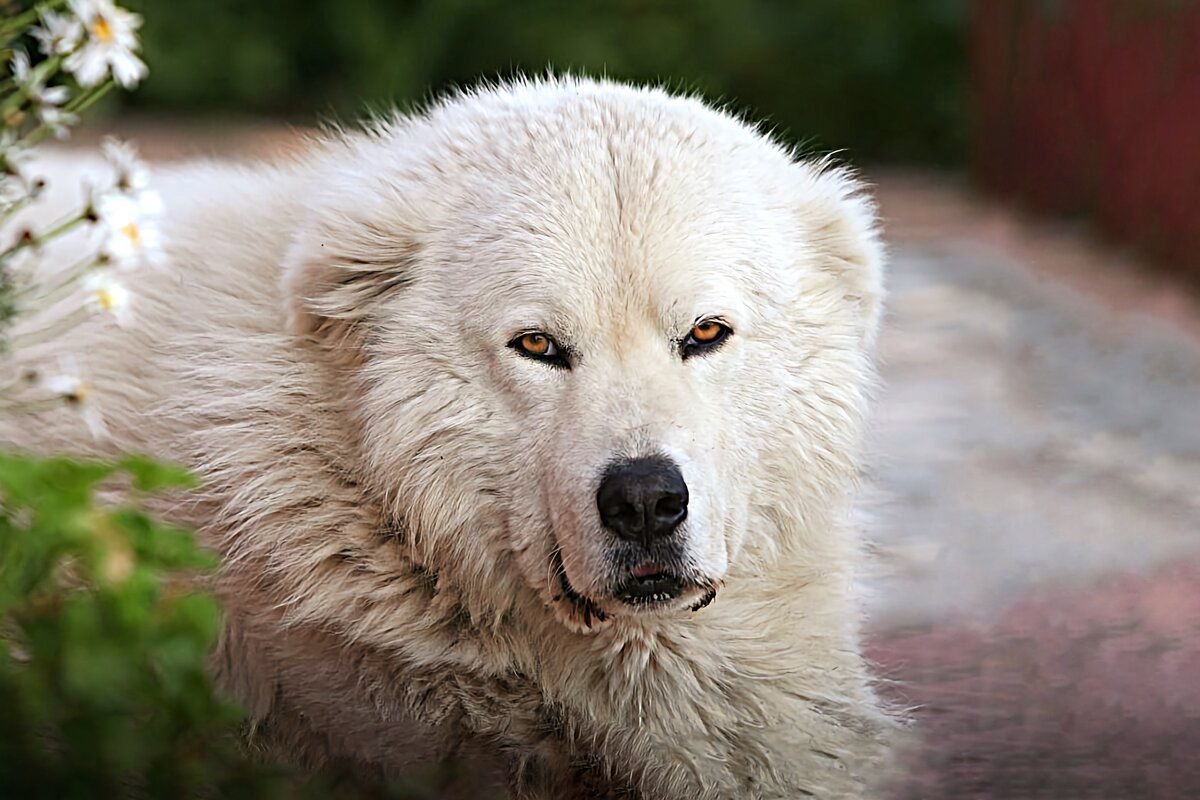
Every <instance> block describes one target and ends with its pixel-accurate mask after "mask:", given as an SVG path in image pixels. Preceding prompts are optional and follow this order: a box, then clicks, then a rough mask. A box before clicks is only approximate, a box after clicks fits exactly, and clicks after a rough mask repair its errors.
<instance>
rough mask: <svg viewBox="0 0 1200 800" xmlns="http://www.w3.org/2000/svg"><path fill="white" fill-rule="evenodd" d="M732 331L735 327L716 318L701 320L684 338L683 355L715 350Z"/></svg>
mask: <svg viewBox="0 0 1200 800" xmlns="http://www.w3.org/2000/svg"><path fill="white" fill-rule="evenodd" d="M731 333H733V329H732V328H730V327H729V326H728V325H726V324H725V323H723V322H719V321H718V320H715V319H706V320H701V321H700V322H697V323H696V324H695V325H693V326H692V329H691V330H690V331H688V335H687V337H686V338H684V340H683V357H684V358H690V357H692V356H698V355H703V354H704V353H707V352H709V351H711V350H715V349H717V348H718V347H720V346H721V345H722V344H723V343H724V342H725V340H726V339H728V338H729V335H730V334H731Z"/></svg>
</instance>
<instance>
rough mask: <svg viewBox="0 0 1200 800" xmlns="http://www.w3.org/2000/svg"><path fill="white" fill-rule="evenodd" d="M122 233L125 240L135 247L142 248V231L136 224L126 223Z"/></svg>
mask: <svg viewBox="0 0 1200 800" xmlns="http://www.w3.org/2000/svg"><path fill="white" fill-rule="evenodd" d="M121 233H122V234H124V235H125V238H126V239H128V240H129V241H130V242H132V243H133V245H134V247H140V246H141V244H142V231H141V229H140V228H138V226H137V223H136V222H129V223H126V224H125V225H123V226H122V227H121Z"/></svg>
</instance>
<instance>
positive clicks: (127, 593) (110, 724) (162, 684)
mask: <svg viewBox="0 0 1200 800" xmlns="http://www.w3.org/2000/svg"><path fill="white" fill-rule="evenodd" d="M114 482H115V483H116V484H118V485H120V484H125V485H127V486H128V490H127V491H122V492H120V493H118V496H121V497H123V500H122V501H121V502H119V503H117V504H112V505H110V504H100V503H97V502H96V500H95V495H96V492H97V490H98V488H99V487H101V486H105V487H110V486H112V485H113V484H114ZM190 484H191V480H190V478H189V477H188V476H187V475H186V474H184V473H182V472H180V471H179V470H177V469H175V468H172V467H167V466H163V465H161V464H157V463H155V462H152V461H149V460H146V459H143V458H137V457H127V458H124V459H122V460H121V461H119V462H116V463H102V462H95V461H75V460H71V459H67V458H48V459H42V458H31V457H26V456H21V455H14V454H9V453H0V798H4V800H8V799H9V798H12V799H13V800H17V799H18V798H19V799H20V800H39V799H40V798H46V800H73V799H75V798H79V799H80V800H82V799H83V798H121V797H138V798H171V800H179V798H191V797H204V798H218V797H219V798H255V799H256V800H258V798H265V799H266V800H271V799H272V798H278V800H284V798H288V799H291V798H302V799H303V798H310V799H311V800H318V798H320V799H321V800H326V799H327V798H347V800H348V799H349V798H378V799H379V800H419V799H421V798H429V797H437V796H439V793H440V784H441V783H444V782H445V781H446V780H448V779H449V778H452V777H453V775H450V774H442V773H444V772H445V770H442V771H441V772H437V771H435V772H433V773H432V774H430V775H427V776H422V778H421V779H420V780H417V781H415V782H413V783H411V784H407V785H388V786H385V785H380V784H376V783H373V782H371V781H364V780H362V779H360V778H356V777H355V776H352V775H348V774H337V773H332V772H325V773H322V774H319V775H315V776H301V775H297V774H296V773H294V772H289V771H287V770H285V769H283V768H280V767H273V766H270V765H267V764H262V763H257V762H256V761H254V760H253V759H252V758H250V757H248V755H247V754H246V753H245V752H243V749H242V744H241V742H242V736H241V732H242V729H243V726H244V724H245V716H244V714H243V712H242V711H241V710H240V709H238V708H236V707H235V706H233V705H231V704H229V703H227V702H226V701H224V700H222V699H221V698H220V697H219V696H218V695H217V694H215V693H214V691H213V687H212V685H211V682H210V680H209V678H208V676H207V674H206V672H205V663H206V659H207V656H208V653H209V651H210V649H211V647H212V645H213V643H214V641H215V637H216V634H217V630H218V627H219V623H220V615H219V611H218V608H217V605H216V602H215V600H214V599H213V597H212V595H211V594H210V593H208V592H207V591H204V590H203V586H202V583H203V577H204V575H205V574H206V573H207V572H208V571H209V570H211V569H212V568H213V566H214V565H215V560H214V559H213V558H212V557H211V556H210V555H208V554H205V553H204V552H202V551H201V550H200V549H199V548H198V547H197V546H196V543H195V540H194V539H193V537H192V534H191V533H190V532H189V531H186V530H182V529H179V528H175V527H173V526H170V525H166V524H163V523H161V522H158V521H156V520H154V519H153V518H152V517H151V516H148V515H147V514H146V513H144V512H143V511H142V510H141V508H140V503H139V500H140V498H142V497H144V495H145V494H146V493H147V492H156V491H161V490H164V489H172V488H178V487H182V486H186V485H190ZM480 796H481V797H482V796H483V795H482V794H481V795H480Z"/></svg>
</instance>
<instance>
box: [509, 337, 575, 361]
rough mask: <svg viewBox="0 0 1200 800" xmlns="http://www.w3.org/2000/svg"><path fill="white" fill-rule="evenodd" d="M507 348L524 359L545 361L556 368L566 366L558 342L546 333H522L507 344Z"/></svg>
mask: <svg viewBox="0 0 1200 800" xmlns="http://www.w3.org/2000/svg"><path fill="white" fill-rule="evenodd" d="M508 346H509V347H511V348H512V349H514V350H516V351H517V352H518V353H520V354H521V355H523V356H525V357H526V358H532V359H534V360H537V361H545V362H547V363H550V364H553V365H554V366H558V367H566V366H568V364H567V360H566V358H565V357H564V355H563V352H562V349H561V348H560V347H559V346H558V342H556V341H554V338H553V337H552V336H550V334H548V333H542V332H541V331H530V332H529V333H523V334H521V335H520V336H518V337H517V338H515V339H513V340H512V341H511V342H509V343H508Z"/></svg>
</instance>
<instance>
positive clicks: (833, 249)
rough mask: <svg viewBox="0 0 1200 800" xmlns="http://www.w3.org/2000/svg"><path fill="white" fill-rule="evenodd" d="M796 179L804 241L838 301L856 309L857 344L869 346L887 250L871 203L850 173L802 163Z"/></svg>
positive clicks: (875, 332)
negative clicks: (832, 283)
mask: <svg viewBox="0 0 1200 800" xmlns="http://www.w3.org/2000/svg"><path fill="white" fill-rule="evenodd" d="M797 166H798V170H797V172H798V175H797V177H796V180H797V181H798V183H799V185H798V186H797V187H796V196H797V197H798V198H799V199H798V200H797V201H796V203H797V205H798V206H799V207H798V208H797V213H798V214H799V217H800V223H801V227H802V234H801V235H802V236H803V241H804V242H805V243H806V245H808V246H809V247H811V248H812V249H813V252H814V254H815V256H816V258H817V259H818V264H817V266H818V268H819V269H821V270H823V271H825V272H827V273H829V274H831V275H833V276H834V277H835V278H836V279H837V281H838V286H839V287H840V291H841V292H842V294H843V298H844V299H845V300H846V301H848V302H850V303H852V304H854V305H855V306H857V308H858V310H859V315H860V319H862V321H863V327H862V339H863V342H864V343H865V344H866V345H867V346H868V347H873V346H874V344H875V339H876V336H877V335H878V332H879V324H880V317H881V315H882V309H883V297H884V285H883V270H884V263H885V261H886V251H885V248H884V245H883V242H882V240H881V238H880V232H879V220H878V215H877V213H876V207H875V202H874V200H873V199H872V198H871V196H870V195H869V194H868V193H867V190H866V187H865V186H864V185H863V184H862V183H860V182H859V181H858V180H857V179H856V178H855V177H854V176H853V175H852V174H851V173H850V171H849V170H847V169H844V168H839V167H832V166H830V165H828V164H827V163H820V162H818V163H801V164H799V165H797Z"/></svg>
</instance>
